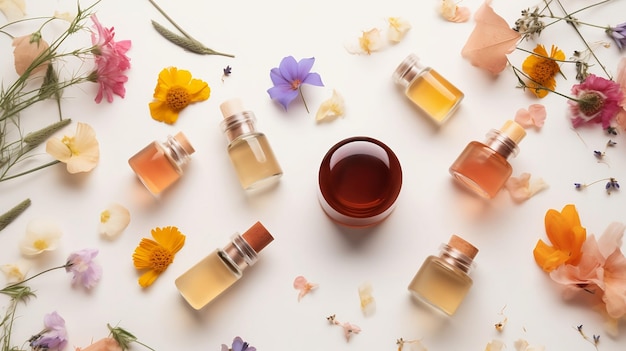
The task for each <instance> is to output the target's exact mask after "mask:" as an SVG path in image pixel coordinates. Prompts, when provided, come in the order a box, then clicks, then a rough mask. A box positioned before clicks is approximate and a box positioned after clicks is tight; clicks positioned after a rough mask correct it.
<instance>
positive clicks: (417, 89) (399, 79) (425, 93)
mask: <svg viewBox="0 0 626 351" xmlns="http://www.w3.org/2000/svg"><path fill="white" fill-rule="evenodd" d="M393 80H394V81H395V82H396V83H397V84H400V85H401V86H403V87H405V90H404V94H405V95H406V97H408V98H409V100H411V102H413V103H414V104H415V105H416V106H417V107H418V108H419V109H420V110H422V111H423V112H424V113H425V114H426V115H427V116H428V117H430V119H431V120H432V121H433V122H435V123H436V124H437V125H441V124H443V123H444V122H445V121H446V120H447V119H448V117H450V116H451V115H452V113H453V112H454V111H455V110H456V108H457V107H458V106H459V104H460V103H461V100H463V97H464V96H465V95H464V94H463V92H462V91H461V90H459V89H458V88H457V87H455V86H454V85H453V84H452V83H450V82H449V81H447V80H446V79H445V78H444V77H443V76H442V75H440V74H439V73H438V72H437V71H435V70H434V69H432V68H430V67H427V66H424V65H423V64H422V63H421V62H420V60H419V58H418V57H417V55H415V54H410V55H409V56H407V58H405V59H404V61H402V62H401V63H400V65H399V66H398V67H397V68H396V70H395V71H394V72H393Z"/></svg>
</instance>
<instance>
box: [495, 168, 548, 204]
mask: <svg viewBox="0 0 626 351" xmlns="http://www.w3.org/2000/svg"><path fill="white" fill-rule="evenodd" d="M504 187H505V188H506V190H508V191H509V194H510V195H511V198H512V199H513V201H515V202H524V201H526V200H528V199H530V198H531V197H533V196H534V195H535V194H536V193H538V192H540V191H541V190H543V189H546V188H548V184H547V183H546V182H545V181H544V180H543V179H542V178H538V179H536V180H533V181H532V182H531V181H530V173H522V174H520V176H519V178H516V177H510V178H509V179H508V180H507V181H506V183H505V184H504Z"/></svg>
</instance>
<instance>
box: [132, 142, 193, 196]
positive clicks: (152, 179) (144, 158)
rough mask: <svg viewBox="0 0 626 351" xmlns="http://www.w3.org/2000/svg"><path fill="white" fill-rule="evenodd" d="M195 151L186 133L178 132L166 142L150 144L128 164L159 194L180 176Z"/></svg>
mask: <svg viewBox="0 0 626 351" xmlns="http://www.w3.org/2000/svg"><path fill="white" fill-rule="evenodd" d="M195 151H196V150H194V148H193V146H191V144H190V143H189V140H187V137H186V136H185V134H183V132H178V133H177V134H176V135H174V136H171V135H169V136H168V137H167V139H166V140H165V141H164V142H159V141H153V142H152V143H150V144H148V145H147V146H146V147H144V148H143V149H142V150H141V151H139V152H138V153H136V154H135V155H134V156H132V157H131V158H130V159H128V164H129V165H130V167H131V168H132V169H133V171H134V172H135V174H137V177H139V180H141V182H142V183H143V185H145V186H146V188H148V190H150V192H151V193H152V194H154V195H157V194H159V193H161V192H162V191H163V190H165V189H166V188H167V187H169V186H170V185H172V184H173V183H174V182H175V181H177V180H178V179H179V178H180V176H181V175H182V174H183V166H184V165H185V164H187V162H189V160H190V156H191V154H193V153H194V152H195Z"/></svg>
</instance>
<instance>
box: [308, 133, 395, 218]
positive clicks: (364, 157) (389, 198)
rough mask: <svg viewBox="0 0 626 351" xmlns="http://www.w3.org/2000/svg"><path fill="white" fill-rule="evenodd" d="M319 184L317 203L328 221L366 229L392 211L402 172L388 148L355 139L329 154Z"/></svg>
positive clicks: (323, 164) (366, 139) (360, 138)
mask: <svg viewBox="0 0 626 351" xmlns="http://www.w3.org/2000/svg"><path fill="white" fill-rule="evenodd" d="M318 181H319V192H318V198H319V202H320V204H321V206H322V209H323V210H324V212H325V213H326V214H327V215H328V217H329V218H330V219H332V220H333V221H335V222H336V223H338V224H341V225H344V226H348V227H369V226H373V225H375V224H378V223H380V222H382V221H383V220H384V219H385V218H387V217H388V216H389V215H390V214H391V212H392V211H393V209H394V208H395V205H396V199H397V198H398V195H399V194H400V189H401V188H402V168H401V167H400V162H399V161H398V158H397V157H396V155H395V154H394V153H393V151H392V150H391V149H390V148H389V147H388V146H387V145H385V144H384V143H382V142H380V141H378V140H376V139H373V138H370V137H364V136H357V137H352V138H347V139H344V140H342V141H340V142H338V143H337V144H335V145H334V146H333V147H331V148H330V150H328V152H327V153H326V155H325V156H324V158H323V160H322V163H321V165H320V169H319V175H318Z"/></svg>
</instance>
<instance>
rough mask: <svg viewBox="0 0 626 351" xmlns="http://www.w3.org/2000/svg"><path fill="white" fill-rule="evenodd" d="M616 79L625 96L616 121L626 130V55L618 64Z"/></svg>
mask: <svg viewBox="0 0 626 351" xmlns="http://www.w3.org/2000/svg"><path fill="white" fill-rule="evenodd" d="M615 81H616V82H617V84H619V86H620V89H621V90H622V94H623V95H624V96H625V98H623V99H622V102H621V103H620V106H621V107H622V108H621V109H620V110H619V112H617V116H616V117H615V121H616V122H617V124H618V125H619V126H620V127H621V128H622V130H625V131H626V57H622V58H621V59H620V61H619V64H618V65H617V78H616V79H615Z"/></svg>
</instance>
